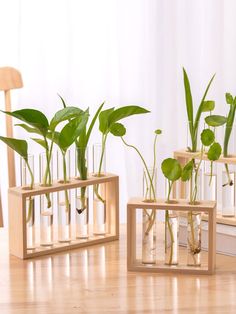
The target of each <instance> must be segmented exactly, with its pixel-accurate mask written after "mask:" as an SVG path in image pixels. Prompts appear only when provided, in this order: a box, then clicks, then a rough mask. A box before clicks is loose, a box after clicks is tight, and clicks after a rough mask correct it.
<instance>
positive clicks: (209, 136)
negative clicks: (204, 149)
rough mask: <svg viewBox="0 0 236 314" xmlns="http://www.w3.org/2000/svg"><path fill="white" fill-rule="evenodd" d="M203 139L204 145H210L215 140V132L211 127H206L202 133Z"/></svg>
mask: <svg viewBox="0 0 236 314" xmlns="http://www.w3.org/2000/svg"><path fill="white" fill-rule="evenodd" d="M201 141H202V144H203V145H204V146H210V145H211V144H212V143H213V142H214V141H215V134H214V132H213V131H212V130H210V129H205V130H203V131H202V133H201Z"/></svg>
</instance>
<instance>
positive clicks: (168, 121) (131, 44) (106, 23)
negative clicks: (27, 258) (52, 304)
mask: <svg viewBox="0 0 236 314" xmlns="http://www.w3.org/2000/svg"><path fill="white" fill-rule="evenodd" d="M235 10H236V2H235V1H233V0H225V1H222V0H198V1H194V0H172V1H171V0H99V1H98V0H40V1H39V0H8V1H4V0H0V38H1V48H0V66H6V65H7V66H13V67H16V68H18V69H19V70H20V71H21V73H22V76H23V80H24V88H23V89H21V90H17V91H13V92H12V95H13V109H17V108H23V107H33V108H38V109H39V110H42V111H43V112H44V113H45V114H46V115H47V116H49V118H51V117H52V115H53V113H54V112H55V111H56V110H58V109H59V108H61V104H60V101H59V99H58V96H57V93H59V94H61V95H62V96H63V97H64V98H65V99H66V101H67V102H68V104H71V105H78V106H79V107H82V108H86V107H90V111H91V114H93V113H94V111H95V110H96V108H97V106H98V105H99V104H100V103H101V102H102V101H104V100H106V106H107V107H110V106H123V105H128V104H137V105H140V106H145V107H146V108H148V109H150V110H151V113H149V114H147V115H144V116H139V117H134V118H130V119H127V121H126V122H125V125H126V126H127V136H126V139H127V141H128V142H129V143H132V144H135V145H137V146H138V147H139V148H140V150H141V151H142V152H143V154H144V156H145V158H146V159H147V162H148V164H150V163H151V158H152V142H153V131H154V130H155V129H157V128H161V129H162V130H163V134H162V135H161V136H160V141H159V143H158V162H159V164H158V167H159V169H158V195H159V196H163V193H164V188H163V186H164V180H163V178H162V175H161V173H160V162H161V160H162V159H163V158H165V157H167V156H172V152H173V150H175V149H177V148H182V147H184V146H185V145H186V113H185V102H184V90H183V80H182V66H184V67H185V68H186V70H187V72H188V74H189V77H190V81H191V85H192V92H193V97H194V100H195V103H196V104H198V103H199V101H200V98H201V96H202V94H203V91H204V88H205V86H206V84H207V82H208V81H209V79H210V77H211V76H212V75H213V74H214V73H216V78H215V80H214V83H213V85H212V88H211V90H210V93H209V98H212V99H215V100H216V105H217V110H218V112H221V113H225V112H226V111H227V106H226V105H225V101H224V93H225V91H230V92H232V93H233V94H236V71H235V68H236V58H235V56H236V53H235V52H236V51H235V50H236V35H235V29H236V20H235V13H234V12H235ZM0 100H1V109H3V108H4V107H3V97H2V95H1V98H0ZM0 123H1V125H2V128H1V134H2V135H4V133H5V131H4V116H3V114H1V116H0ZM15 135H16V136H17V137H21V138H24V137H25V136H26V134H25V133H24V132H23V131H20V130H18V129H17V128H15ZM99 140H100V135H99V133H98V132H96V133H94V134H93V138H92V140H91V145H92V143H93V142H95V141H96V142H97V141H99ZM30 148H31V153H38V152H39V148H38V147H37V146H35V145H33V144H31V145H30ZM0 149H1V152H2V153H1V165H2V166H1V186H2V197H3V204H4V216H5V221H6V219H7V217H6V216H7V197H6V195H7V184H6V182H7V173H6V166H5V165H6V149H5V147H4V145H3V144H1V145H0ZM17 169H18V167H17ZM107 170H109V171H110V172H114V173H117V174H119V175H120V201H121V206H120V210H121V221H122V222H124V221H125V220H126V202H127V200H128V198H129V197H130V196H134V195H140V194H141V192H142V189H141V187H142V164H141V161H140V160H139V158H138V156H137V155H136V154H135V153H134V152H133V151H131V150H128V149H126V148H125V147H123V145H122V144H121V142H120V140H119V139H116V138H114V137H110V139H109V141H108V146H107Z"/></svg>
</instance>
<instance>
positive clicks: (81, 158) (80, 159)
mask: <svg viewBox="0 0 236 314" xmlns="http://www.w3.org/2000/svg"><path fill="white" fill-rule="evenodd" d="M76 148H77V167H78V171H79V174H80V179H81V180H86V179H87V178H88V168H87V167H86V157H85V154H86V147H80V146H78V145H76ZM80 200H81V208H77V212H78V213H79V214H81V213H82V212H83V211H84V210H85V209H86V207H87V205H86V187H81V188H80Z"/></svg>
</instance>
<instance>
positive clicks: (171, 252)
mask: <svg viewBox="0 0 236 314" xmlns="http://www.w3.org/2000/svg"><path fill="white" fill-rule="evenodd" d="M165 221H166V223H167V226H168V229H169V232H170V240H171V247H170V258H169V265H171V264H172V259H173V248H174V247H173V246H174V242H175V240H174V235H173V230H172V226H171V224H170V217H169V211H168V210H166V213H165ZM165 253H167V236H165Z"/></svg>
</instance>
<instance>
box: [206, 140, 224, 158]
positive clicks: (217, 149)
mask: <svg viewBox="0 0 236 314" xmlns="http://www.w3.org/2000/svg"><path fill="white" fill-rule="evenodd" d="M221 152H222V148H221V146H220V144H219V143H214V144H212V145H211V147H210V148H209V150H208V153H207V157H208V159H209V160H211V161H215V160H218V159H219V158H220V155H221Z"/></svg>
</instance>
